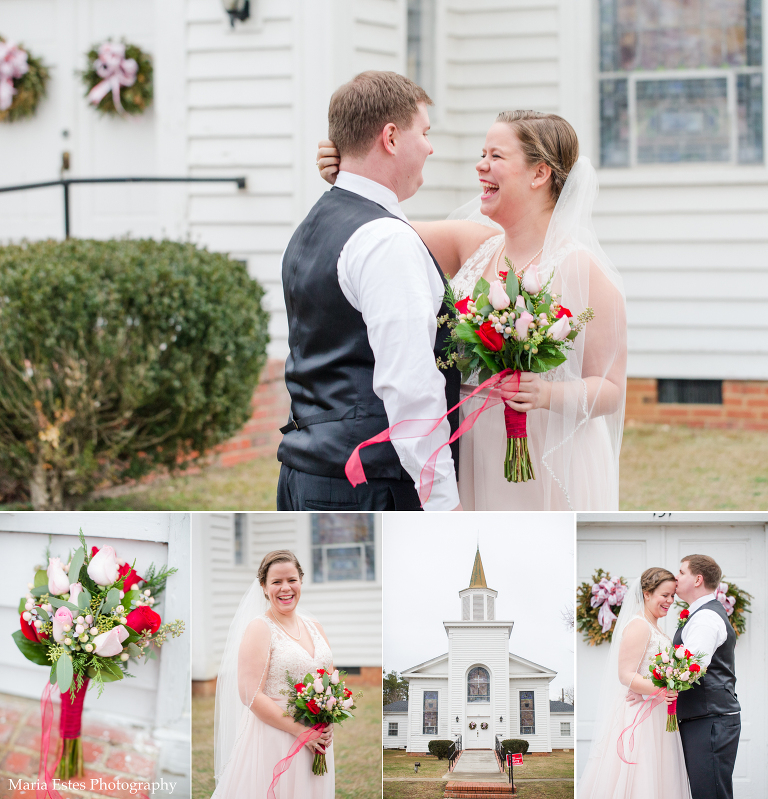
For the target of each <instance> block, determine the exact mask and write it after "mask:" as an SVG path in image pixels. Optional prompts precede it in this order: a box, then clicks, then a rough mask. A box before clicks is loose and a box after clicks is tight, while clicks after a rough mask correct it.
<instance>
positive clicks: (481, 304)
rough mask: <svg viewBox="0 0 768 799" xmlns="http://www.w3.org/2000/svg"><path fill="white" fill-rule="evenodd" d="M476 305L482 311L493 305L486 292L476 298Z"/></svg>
mask: <svg viewBox="0 0 768 799" xmlns="http://www.w3.org/2000/svg"><path fill="white" fill-rule="evenodd" d="M475 305H476V306H477V310H478V311H482V310H483V308H485V307H487V306H488V305H491V301H490V300H489V299H488V296H487V295H486V294H481V295H480V296H479V297H478V298H477V299H476V300H475ZM491 310H493V306H491Z"/></svg>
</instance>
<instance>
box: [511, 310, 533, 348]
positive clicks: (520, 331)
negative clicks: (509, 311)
mask: <svg viewBox="0 0 768 799" xmlns="http://www.w3.org/2000/svg"><path fill="white" fill-rule="evenodd" d="M532 321H533V315H532V314H529V313H528V311H523V312H522V313H521V314H520V316H519V317H518V318H517V319H515V333H516V334H517V340H518V341H525V340H526V338H528V325H529V324H530V323H531V322H532Z"/></svg>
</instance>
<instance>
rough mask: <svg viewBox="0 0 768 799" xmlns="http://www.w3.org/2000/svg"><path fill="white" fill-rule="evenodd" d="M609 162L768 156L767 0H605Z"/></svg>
mask: <svg viewBox="0 0 768 799" xmlns="http://www.w3.org/2000/svg"><path fill="white" fill-rule="evenodd" d="M598 3H599V11H600V76H599V83H600V87H599V108H600V165H601V166H603V167H632V166H638V165H644V164H671V163H701V162H719V163H732V164H756V163H763V48H762V0H598Z"/></svg>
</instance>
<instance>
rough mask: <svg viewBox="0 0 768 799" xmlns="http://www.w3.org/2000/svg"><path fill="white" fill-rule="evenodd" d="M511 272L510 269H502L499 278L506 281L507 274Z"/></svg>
mask: <svg viewBox="0 0 768 799" xmlns="http://www.w3.org/2000/svg"><path fill="white" fill-rule="evenodd" d="M508 274H509V269H500V270H499V280H502V281H504V282H506V280H507V275H508Z"/></svg>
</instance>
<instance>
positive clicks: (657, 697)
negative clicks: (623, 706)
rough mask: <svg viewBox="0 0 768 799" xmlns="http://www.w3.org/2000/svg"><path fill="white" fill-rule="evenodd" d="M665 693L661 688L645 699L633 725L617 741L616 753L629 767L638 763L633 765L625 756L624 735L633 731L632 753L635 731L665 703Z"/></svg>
mask: <svg viewBox="0 0 768 799" xmlns="http://www.w3.org/2000/svg"><path fill="white" fill-rule="evenodd" d="M663 693H664V689H663V688H659V689H658V690H657V691H655V692H654V693H653V694H651V695H650V696H649V697H648V699H645V700H644V701H643V704H642V705H640V708H639V710H638V711H637V713H635V718H634V719H633V721H632V723H631V724H630V725H629V727H625V728H624V729H623V730H622V731H621V735H619V740H618V741H616V751H617V753H618V755H619V758H620V759H621V760H622V761H623V762H624V763H626V764H627V765H628V766H636V765H637V763H633V762H632V761H631V760H627V759H626V758H625V757H624V754H623V749H624V747H623V746H622V739H623V738H624V734H625V733H626V732H627V731H628V730H632V734H631V735H630V736H629V751H630V752H631V751H632V750H633V749H634V748H635V730H636V729H637V728H638V727H639V726H640V725H641V724H642V723H643V722H644V721H646V720H647V719H648V717H649V716H650V715H651V713H652V712H653V709H654V708H655V707H658V705H660V704H661V703H662V702H663V701H664V697H663V696H662V694H663ZM648 702H650V704H649V705H648V707H647V708H646V707H645V706H646V704H647V703H648ZM643 708H645V709H643ZM641 713H642V716H641V715H640V714H641Z"/></svg>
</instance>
